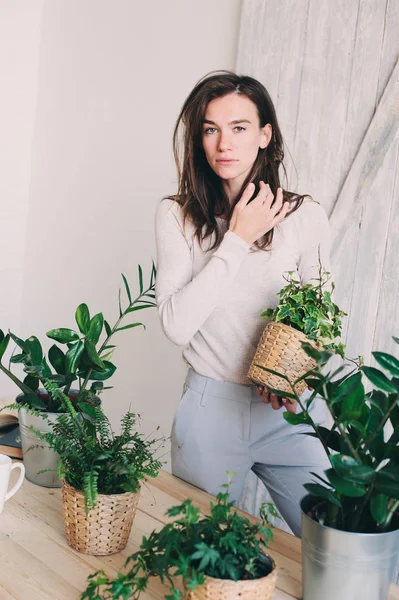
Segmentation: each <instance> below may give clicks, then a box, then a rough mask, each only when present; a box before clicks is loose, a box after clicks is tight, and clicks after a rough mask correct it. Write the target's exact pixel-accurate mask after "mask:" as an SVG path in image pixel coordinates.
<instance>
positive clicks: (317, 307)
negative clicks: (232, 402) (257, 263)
mask: <svg viewBox="0 0 399 600" xmlns="http://www.w3.org/2000/svg"><path fill="white" fill-rule="evenodd" d="M285 279H286V281H287V285H286V286H284V287H283V288H282V289H281V290H280V292H279V293H278V295H279V302H278V304H277V306H276V307H275V308H268V309H266V310H264V311H263V312H262V313H261V315H260V316H262V317H266V318H268V319H270V322H269V323H268V324H267V325H266V328H265V330H264V332H263V334H262V337H261V339H260V342H259V344H258V348H257V351H256V354H255V357H254V359H253V361H252V364H251V367H250V370H249V372H248V377H249V378H250V379H251V380H252V381H253V382H254V383H255V384H260V385H265V386H266V387H268V388H269V389H271V390H273V389H274V388H276V387H277V386H279V387H280V389H281V390H282V391H287V392H289V391H290V386H289V385H288V384H285V382H281V380H278V379H276V378H275V376H273V375H271V374H269V373H267V372H264V371H262V370H260V369H259V367H258V366H257V365H263V366H265V367H268V368H271V369H273V370H275V371H278V372H280V373H284V374H285V375H286V376H287V377H288V378H289V381H290V382H292V381H294V380H296V379H297V378H298V377H300V376H301V375H303V374H304V373H306V371H308V370H309V369H310V368H311V367H312V366H315V365H314V362H313V358H312V357H309V356H307V355H306V354H305V353H304V352H303V350H302V347H301V344H302V343H303V342H306V341H308V342H310V343H312V344H313V345H314V346H315V347H318V348H319V349H325V350H332V351H334V352H335V353H336V354H339V355H340V356H341V357H342V358H344V356H345V354H344V352H345V346H344V345H343V344H342V343H340V342H338V341H337V338H339V336H340V335H341V326H342V322H341V317H343V316H344V315H345V313H344V312H343V311H342V310H340V309H339V307H338V306H337V305H336V304H335V303H334V302H333V301H332V299H331V294H332V292H333V291H334V283H333V282H330V273H328V272H327V271H326V270H325V269H323V268H322V266H321V263H320V265H319V276H318V277H316V278H314V283H307V284H302V283H301V282H300V281H299V280H298V279H295V277H294V272H293V271H289V272H288V273H287V276H286V277H285ZM305 388H306V384H305V382H303V381H302V382H301V384H300V386H299V388H298V390H299V393H300V394H301V393H302V392H303V391H304V390H305Z"/></svg>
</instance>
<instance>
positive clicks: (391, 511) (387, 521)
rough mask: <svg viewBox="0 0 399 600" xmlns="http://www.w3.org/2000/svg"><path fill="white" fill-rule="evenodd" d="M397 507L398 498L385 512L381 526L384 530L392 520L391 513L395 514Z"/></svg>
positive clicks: (398, 504)
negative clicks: (385, 515)
mask: <svg viewBox="0 0 399 600" xmlns="http://www.w3.org/2000/svg"><path fill="white" fill-rule="evenodd" d="M398 508H399V500H396V502H394V503H393V504H392V506H391V508H390V509H389V512H388V514H387V518H386V519H385V523H384V526H383V531H384V530H386V529H387V528H388V527H389V525H390V523H391V520H392V517H393V515H394V514H395V512H396V511H397V509H398Z"/></svg>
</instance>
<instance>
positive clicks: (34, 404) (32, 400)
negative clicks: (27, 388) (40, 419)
mask: <svg viewBox="0 0 399 600" xmlns="http://www.w3.org/2000/svg"><path fill="white" fill-rule="evenodd" d="M22 403H23V404H27V405H28V406H30V407H31V408H36V409H37V410H46V408H47V407H46V405H45V403H44V402H43V400H42V399H41V398H40V396H39V395H38V394H24V397H23V399H22Z"/></svg>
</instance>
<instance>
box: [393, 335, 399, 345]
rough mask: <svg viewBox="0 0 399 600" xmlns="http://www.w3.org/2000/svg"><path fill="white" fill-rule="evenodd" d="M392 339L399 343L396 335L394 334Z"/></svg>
mask: <svg viewBox="0 0 399 600" xmlns="http://www.w3.org/2000/svg"><path fill="white" fill-rule="evenodd" d="M392 339H393V341H394V342H396V343H397V344H399V338H397V337H395V336H394V335H393V336H392Z"/></svg>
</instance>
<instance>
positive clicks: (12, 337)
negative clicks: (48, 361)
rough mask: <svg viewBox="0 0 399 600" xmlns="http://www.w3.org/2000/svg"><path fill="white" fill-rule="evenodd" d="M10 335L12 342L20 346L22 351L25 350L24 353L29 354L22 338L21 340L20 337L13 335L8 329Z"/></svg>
mask: <svg viewBox="0 0 399 600" xmlns="http://www.w3.org/2000/svg"><path fill="white" fill-rule="evenodd" d="M10 337H11V339H13V340H14V342H15V343H16V344H17V346H19V347H20V348H22V350H23V351H24V352H26V354H29V347H28V344H26V343H25V342H24V340H21V338H19V337H17V336H16V335H14V334H13V333H11V331H10Z"/></svg>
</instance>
